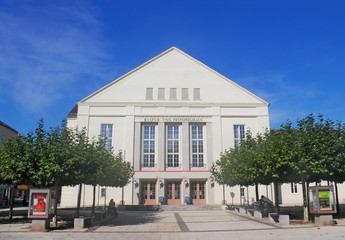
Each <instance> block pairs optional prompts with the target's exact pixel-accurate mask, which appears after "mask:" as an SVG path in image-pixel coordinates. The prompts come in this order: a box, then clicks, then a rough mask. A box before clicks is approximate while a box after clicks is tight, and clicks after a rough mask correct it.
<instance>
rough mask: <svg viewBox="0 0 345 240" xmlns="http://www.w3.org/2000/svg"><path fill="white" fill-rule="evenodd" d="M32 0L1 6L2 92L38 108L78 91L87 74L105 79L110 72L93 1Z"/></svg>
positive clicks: (90, 77) (0, 86) (31, 108)
mask: <svg viewBox="0 0 345 240" xmlns="http://www.w3.org/2000/svg"><path fill="white" fill-rule="evenodd" d="M32 3H33V2H30V1H29V2H25V1H18V2H12V1H10V2H7V5H6V7H5V8H1V9H0V25H1V26H2V27H1V28H0V52H1V54H0V65H1V68H0V82H1V84H0V91H1V92H3V91H6V92H7V93H8V91H10V95H11V96H12V98H13V99H14V100H15V101H17V102H18V103H19V104H21V105H22V106H23V107H24V108H26V109H27V110H30V111H33V112H35V111H40V110H42V109H45V108H47V107H49V106H51V105H52V104H54V103H56V102H57V101H58V100H59V99H61V98H63V97H64V96H65V95H72V94H73V93H75V89H76V88H77V87H78V85H80V86H83V81H85V79H84V78H85V77H87V78H88V80H93V79H95V78H103V77H104V75H105V74H108V73H109V71H108V70H107V67H106V66H105V65H104V64H103V63H105V62H106V59H107V57H108V53H107V52H106V50H105V48H104V47H103V42H102V26H101V24H100V23H99V22H98V20H97V16H95V14H94V12H95V9H94V8H93V6H92V5H91V4H90V3H88V2H87V1H80V2H79V1H78V2H76V1H75V2H71V1H68V2H63V1H58V2H55V1H54V2H53V1H44V2H39V4H36V5H35V6H33V5H32ZM81 3H82V4H81ZM11 5H12V6H11ZM108 77H109V76H108ZM77 89H78V88H77ZM79 89H80V88H79ZM82 96H84V94H83V95H82ZM0 98H1V96H0Z"/></svg>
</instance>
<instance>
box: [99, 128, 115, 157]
mask: <svg viewBox="0 0 345 240" xmlns="http://www.w3.org/2000/svg"><path fill="white" fill-rule="evenodd" d="M101 138H102V139H103V140H104V146H105V148H106V149H107V150H108V151H110V150H111V147H112V143H113V124H101Z"/></svg>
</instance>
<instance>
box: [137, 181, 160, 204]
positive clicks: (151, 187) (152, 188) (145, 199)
mask: <svg viewBox="0 0 345 240" xmlns="http://www.w3.org/2000/svg"><path fill="white" fill-rule="evenodd" d="M141 204H143V205H156V204H157V202H156V182H143V183H142V184H141Z"/></svg>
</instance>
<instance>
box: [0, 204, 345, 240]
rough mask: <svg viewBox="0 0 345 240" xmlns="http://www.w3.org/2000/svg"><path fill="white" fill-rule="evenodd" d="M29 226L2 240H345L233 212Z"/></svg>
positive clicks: (344, 231)
mask: <svg viewBox="0 0 345 240" xmlns="http://www.w3.org/2000/svg"><path fill="white" fill-rule="evenodd" d="M30 225H31V224H30V223H22V224H2V225H0V239H18V240H19V239H20V240H23V239H35V240H37V239H40V240H45V239H56V240H58V239H63V240H69V239H101V240H108V239H109V240H110V239H128V240H130V239H136V240H140V239H176V240H178V239H181V240H182V239H187V240H192V239H193V240H194V239H210V240H211V239H215V240H220V239H236V240H241V239H256V240H267V239H294V240H296V239H313V240H317V239H345V226H330V227H321V228H316V227H314V226H313V225H312V224H306V225H299V224H293V225H288V226H279V225H277V224H271V223H268V222H266V221H261V220H260V221H258V220H255V219H253V218H250V217H247V216H243V215H240V214H237V213H234V212H231V211H221V210H217V211H162V212H130V211H126V212H125V211H124V212H120V215H119V216H116V217H114V218H112V219H110V220H109V221H108V222H106V223H104V224H102V225H99V226H94V227H92V228H89V229H84V230H81V231H76V230H73V229H67V230H54V231H50V232H46V233H34V232H30Z"/></svg>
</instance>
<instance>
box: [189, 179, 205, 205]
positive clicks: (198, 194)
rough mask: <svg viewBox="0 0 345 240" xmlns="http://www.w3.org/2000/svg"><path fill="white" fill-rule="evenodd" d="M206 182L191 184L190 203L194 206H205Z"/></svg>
mask: <svg viewBox="0 0 345 240" xmlns="http://www.w3.org/2000/svg"><path fill="white" fill-rule="evenodd" d="M205 185H206V182H192V183H191V187H192V189H191V190H192V192H191V194H192V203H193V204H194V205H205V204H206V193H205Z"/></svg>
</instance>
